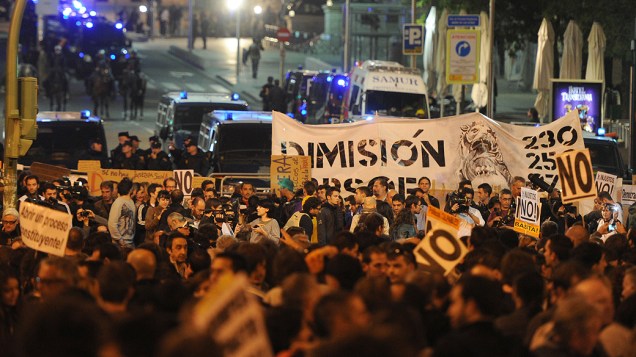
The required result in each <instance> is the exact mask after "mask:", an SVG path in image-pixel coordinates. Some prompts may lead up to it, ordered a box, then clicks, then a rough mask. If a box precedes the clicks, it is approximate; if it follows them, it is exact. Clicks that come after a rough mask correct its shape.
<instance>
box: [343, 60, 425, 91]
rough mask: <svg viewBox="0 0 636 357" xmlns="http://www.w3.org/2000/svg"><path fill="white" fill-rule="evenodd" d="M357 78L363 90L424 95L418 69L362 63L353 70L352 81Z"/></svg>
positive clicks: (380, 63) (371, 62)
mask: <svg viewBox="0 0 636 357" xmlns="http://www.w3.org/2000/svg"><path fill="white" fill-rule="evenodd" d="M358 71H360V72H362V73H360V72H358ZM356 72H358V73H356ZM364 72H366V73H364ZM363 73H364V74H363ZM359 76H362V77H363V78H360V79H361V80H363V82H362V83H363V85H364V89H365V90H370V91H382V92H400V93H412V94H426V85H425V84H424V79H423V77H422V72H421V71H420V70H419V69H418V68H409V67H404V66H402V65H401V64H399V63H397V62H391V61H376V60H368V61H364V62H363V63H362V65H361V66H360V67H357V68H355V69H354V74H353V77H354V81H356V78H359Z"/></svg>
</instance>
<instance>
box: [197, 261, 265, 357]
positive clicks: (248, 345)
mask: <svg viewBox="0 0 636 357" xmlns="http://www.w3.org/2000/svg"><path fill="white" fill-rule="evenodd" d="M248 287H249V281H248V280H247V276H246V275H245V274H236V275H234V274H228V273H226V274H224V275H223V276H221V278H220V279H219V281H218V282H217V283H216V284H215V285H214V286H212V288H210V290H208V292H207V293H206V295H205V296H204V297H203V298H202V299H201V300H200V301H199V302H198V303H197V305H196V306H195V307H194V314H193V316H194V317H193V323H194V327H195V328H196V329H197V330H199V331H201V332H205V333H209V334H211V336H212V338H213V339H214V341H215V342H216V343H218V344H219V345H221V348H222V349H223V351H224V355H225V356H235V357H248V356H262V357H271V356H273V352H272V348H271V346H270V344H269V338H268V335H267V330H266V328H265V321H264V317H263V308H262V307H261V306H260V304H259V303H258V302H257V301H256V298H255V297H254V295H252V294H251V293H249V292H248V291H247V289H248Z"/></svg>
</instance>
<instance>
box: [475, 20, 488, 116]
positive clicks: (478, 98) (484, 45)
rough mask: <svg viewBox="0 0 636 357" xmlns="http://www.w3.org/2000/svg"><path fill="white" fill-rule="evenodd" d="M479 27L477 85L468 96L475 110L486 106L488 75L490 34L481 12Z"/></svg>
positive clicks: (486, 21)
mask: <svg viewBox="0 0 636 357" xmlns="http://www.w3.org/2000/svg"><path fill="white" fill-rule="evenodd" d="M479 17H480V20H479V21H480V23H481V26H480V28H479V32H480V33H481V40H480V41H481V43H480V46H479V47H480V48H479V51H480V53H479V83H475V84H474V85H473V90H472V92H471V94H470V96H471V98H472V99H473V103H474V104H475V107H477V108H483V107H485V106H486V105H488V86H487V85H486V83H488V78H489V76H488V75H489V74H490V68H489V64H490V34H489V33H488V15H487V14H486V12H484V11H482V12H481V14H479Z"/></svg>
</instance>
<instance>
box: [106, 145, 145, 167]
mask: <svg viewBox="0 0 636 357" xmlns="http://www.w3.org/2000/svg"><path fill="white" fill-rule="evenodd" d="M132 150H133V146H132V142H131V141H130V140H127V141H125V142H124V144H123V145H122V147H121V153H120V154H119V155H118V156H117V157H115V158H113V168H114V169H126V170H142V169H143V168H144V165H143V163H142V162H141V160H140V159H139V156H137V154H135V153H134V152H133V151H132Z"/></svg>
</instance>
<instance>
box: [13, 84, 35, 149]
mask: <svg viewBox="0 0 636 357" xmlns="http://www.w3.org/2000/svg"><path fill="white" fill-rule="evenodd" d="M18 86H19V88H20V97H19V98H18V101H19V102H18V108H20V143H19V144H18V155H19V156H25V155H26V153H27V151H29V148H30V147H31V144H33V140H35V138H36V137H37V135H38V125H37V122H36V117H37V114H38V84H37V79H36V78H35V77H20V78H18Z"/></svg>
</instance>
